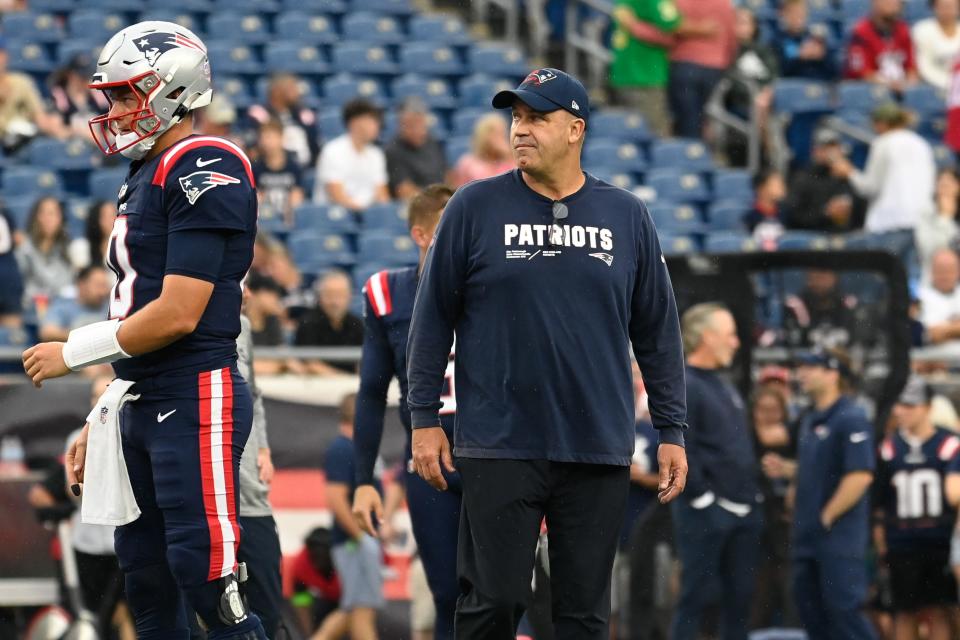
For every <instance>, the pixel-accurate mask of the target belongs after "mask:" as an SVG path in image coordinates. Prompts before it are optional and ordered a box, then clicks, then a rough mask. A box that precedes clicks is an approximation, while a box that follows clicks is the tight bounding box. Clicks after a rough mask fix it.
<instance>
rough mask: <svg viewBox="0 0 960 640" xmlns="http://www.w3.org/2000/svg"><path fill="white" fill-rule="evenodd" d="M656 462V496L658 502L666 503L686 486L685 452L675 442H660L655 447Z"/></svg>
mask: <svg viewBox="0 0 960 640" xmlns="http://www.w3.org/2000/svg"><path fill="white" fill-rule="evenodd" d="M657 464H659V465H660V486H659V487H658V488H659V492H658V493H657V498H658V499H659V500H660V504H667V503H668V502H670V501H671V500H673V499H674V498H676V497H677V496H679V495H680V494H681V493H683V489H684V487H686V486H687V452H686V451H685V450H684V448H683V447H681V446H679V445H676V444H666V443H664V444H661V445H660V446H659V447H657Z"/></svg>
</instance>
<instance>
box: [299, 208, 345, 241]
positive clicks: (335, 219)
mask: <svg viewBox="0 0 960 640" xmlns="http://www.w3.org/2000/svg"><path fill="white" fill-rule="evenodd" d="M293 222H294V228H295V229H296V230H297V231H300V230H312V231H317V232H320V233H336V234H342V235H348V234H355V233H357V232H358V231H359V229H360V227H359V225H358V224H357V220H356V217H355V216H354V214H353V212H351V211H349V210H347V209H345V208H343V207H340V206H337V205H330V204H313V203H306V204H302V205H300V206H299V207H297V208H296V209H295V210H294V212H293Z"/></svg>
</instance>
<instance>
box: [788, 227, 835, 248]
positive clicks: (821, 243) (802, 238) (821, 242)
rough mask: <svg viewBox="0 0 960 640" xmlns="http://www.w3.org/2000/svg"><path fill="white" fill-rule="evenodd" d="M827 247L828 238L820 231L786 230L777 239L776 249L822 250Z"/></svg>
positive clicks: (828, 243)
mask: <svg viewBox="0 0 960 640" xmlns="http://www.w3.org/2000/svg"><path fill="white" fill-rule="evenodd" d="M829 248H830V238H829V236H827V235H826V234H822V233H814V232H808V231H787V232H786V233H784V234H783V235H782V236H780V238H779V239H778V240H777V249H779V250H781V251H812V250H819V251H822V250H824V249H829Z"/></svg>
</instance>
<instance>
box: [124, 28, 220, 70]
mask: <svg viewBox="0 0 960 640" xmlns="http://www.w3.org/2000/svg"><path fill="white" fill-rule="evenodd" d="M133 44H135V45H136V47H137V49H139V50H140V51H141V52H143V55H144V57H146V59H147V62H149V63H150V66H151V67H155V66H157V60H159V59H160V56H162V55H163V54H165V53H166V52H167V51H170V50H171V49H176V48H178V47H186V48H188V49H196V50H197V51H201V52H203V53H206V51H205V50H204V48H203V46H202V45H200V44H199V43H197V42H194V41H193V40H191V39H190V38H188V37H186V36H185V35H182V34H180V33H169V32H163V31H155V32H154V33H146V34H144V35H142V36H140V37H139V38H137V39H136V40H133Z"/></svg>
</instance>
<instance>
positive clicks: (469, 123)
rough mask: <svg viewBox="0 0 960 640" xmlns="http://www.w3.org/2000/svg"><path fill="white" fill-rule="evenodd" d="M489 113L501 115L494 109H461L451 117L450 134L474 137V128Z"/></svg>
mask: <svg viewBox="0 0 960 640" xmlns="http://www.w3.org/2000/svg"><path fill="white" fill-rule="evenodd" d="M488 113H499V112H497V111H494V110H493V107H489V106H488V107H487V108H473V109H460V110H458V111H456V112H454V114H453V115H452V116H451V117H450V133H451V134H453V135H455V136H470V135H473V127H474V125H475V124H476V122H477V120H479V119H480V118H482V117H483V116H485V115H487V114H488Z"/></svg>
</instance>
